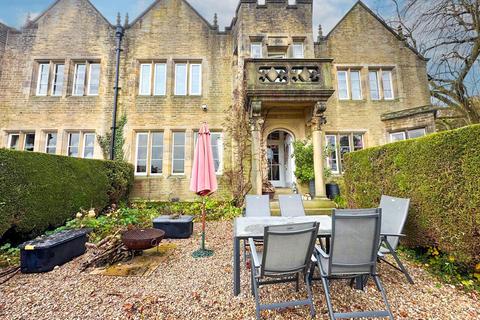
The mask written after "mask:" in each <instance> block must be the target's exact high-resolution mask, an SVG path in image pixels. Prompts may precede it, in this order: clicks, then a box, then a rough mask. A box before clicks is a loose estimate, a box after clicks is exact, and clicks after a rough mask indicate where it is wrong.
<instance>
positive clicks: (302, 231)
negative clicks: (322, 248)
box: [248, 222, 319, 319]
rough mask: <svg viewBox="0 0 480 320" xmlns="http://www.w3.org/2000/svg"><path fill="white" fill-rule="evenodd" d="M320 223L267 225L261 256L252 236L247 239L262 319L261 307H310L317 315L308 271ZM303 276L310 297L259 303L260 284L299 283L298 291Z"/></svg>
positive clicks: (254, 286) (258, 315) (313, 313)
mask: <svg viewBox="0 0 480 320" xmlns="http://www.w3.org/2000/svg"><path fill="white" fill-rule="evenodd" d="M318 226H319V224H318V223H317V222H309V223H299V224H289V225H279V226H267V227H265V233H264V250H263V253H260V255H259V253H258V252H257V248H256V246H255V242H254V241H253V238H249V239H248V240H249V243H250V247H251V251H250V252H251V260H252V268H251V281H252V291H253V295H254V296H255V303H256V308H255V313H256V316H257V319H260V311H261V310H266V309H281V308H288V307H294V306H309V307H310V315H311V316H312V317H314V316H315V309H314V306H313V299H312V291H311V288H310V277H309V270H310V266H311V264H312V254H313V250H314V247H315V240H316V239H317V234H318ZM300 275H303V277H304V280H305V287H306V290H307V299H305V300H293V301H287V302H278V303H270V304H261V303H260V297H259V291H260V286H263V285H267V284H274V283H285V282H296V290H297V291H298V287H299V278H300Z"/></svg>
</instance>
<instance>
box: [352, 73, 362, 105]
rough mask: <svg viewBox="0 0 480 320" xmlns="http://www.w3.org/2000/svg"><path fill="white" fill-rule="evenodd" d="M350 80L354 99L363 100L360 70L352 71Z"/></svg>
mask: <svg viewBox="0 0 480 320" xmlns="http://www.w3.org/2000/svg"><path fill="white" fill-rule="evenodd" d="M350 81H351V85H352V99H353V100H362V81H361V78H360V71H350Z"/></svg>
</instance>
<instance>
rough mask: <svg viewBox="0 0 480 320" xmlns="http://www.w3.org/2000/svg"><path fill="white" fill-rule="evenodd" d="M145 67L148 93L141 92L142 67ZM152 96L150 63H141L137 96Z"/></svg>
mask: <svg viewBox="0 0 480 320" xmlns="http://www.w3.org/2000/svg"><path fill="white" fill-rule="evenodd" d="M144 66H147V67H148V68H149V77H148V80H147V81H148V92H143V91H142V88H143V85H144V83H143V81H144V80H143V79H144V77H143V67H144ZM151 94H152V64H151V63H141V64H140V81H139V88H138V95H139V96H150V95H151Z"/></svg>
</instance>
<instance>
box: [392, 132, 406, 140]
mask: <svg viewBox="0 0 480 320" xmlns="http://www.w3.org/2000/svg"><path fill="white" fill-rule="evenodd" d="M405 139H406V136H405V132H395V133H390V141H391V142H395V141H402V140H405Z"/></svg>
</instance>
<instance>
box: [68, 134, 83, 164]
mask: <svg viewBox="0 0 480 320" xmlns="http://www.w3.org/2000/svg"><path fill="white" fill-rule="evenodd" d="M72 134H78V145H77V149H78V151H77V156H76V157H73V156H71V155H70V149H71V148H72V145H71V144H70V143H71V140H72ZM81 139H82V133H81V132H80V131H71V132H67V157H72V158H78V157H79V156H80V141H81Z"/></svg>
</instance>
